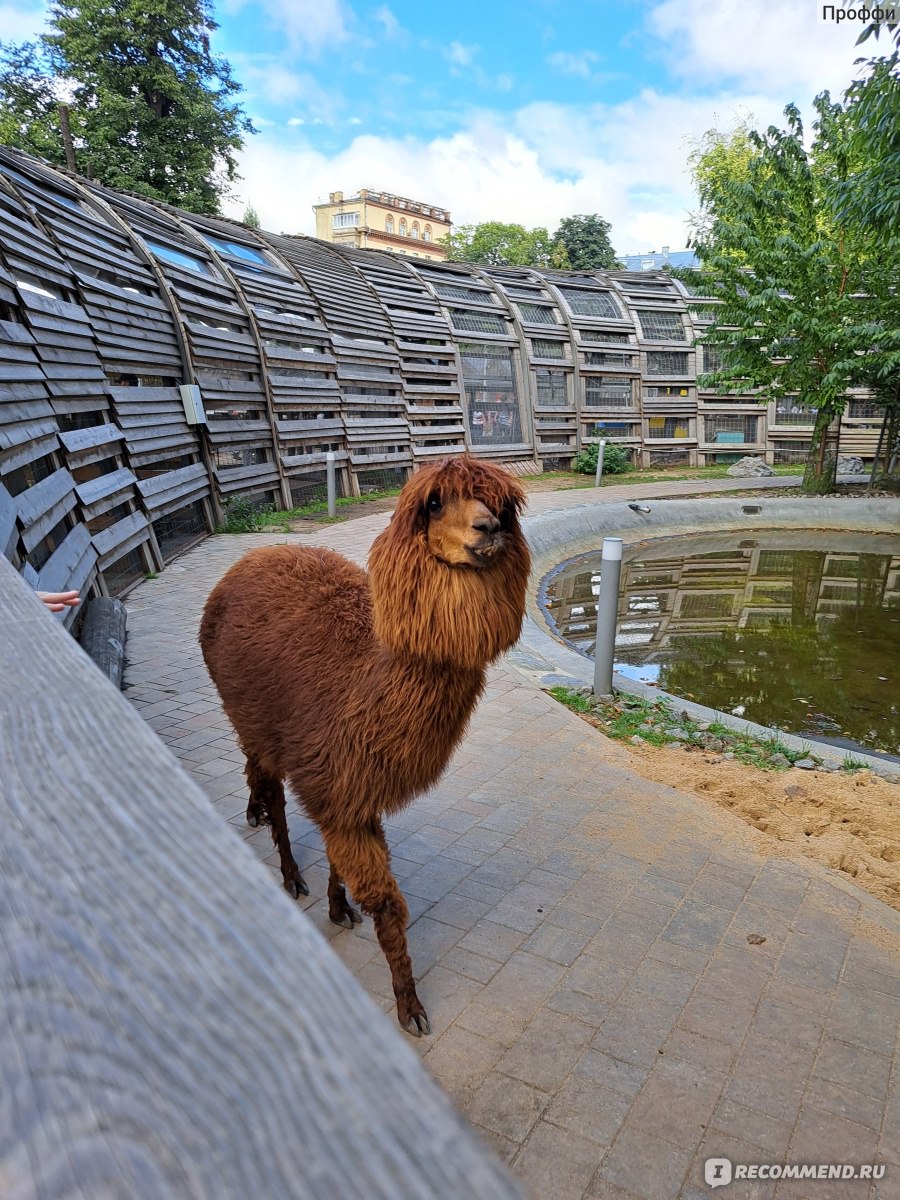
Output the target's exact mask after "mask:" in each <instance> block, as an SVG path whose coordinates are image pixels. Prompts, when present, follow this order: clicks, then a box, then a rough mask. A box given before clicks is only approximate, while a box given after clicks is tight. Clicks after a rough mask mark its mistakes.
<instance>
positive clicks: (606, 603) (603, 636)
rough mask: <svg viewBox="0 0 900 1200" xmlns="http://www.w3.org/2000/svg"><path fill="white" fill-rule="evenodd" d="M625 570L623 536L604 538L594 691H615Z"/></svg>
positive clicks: (602, 692)
mask: <svg viewBox="0 0 900 1200" xmlns="http://www.w3.org/2000/svg"><path fill="white" fill-rule="evenodd" d="M621 574H622V539H621V538H618V537H608V538H604V539H603V551H602V553H601V556H600V594H599V596H598V597H597V643H596V647H595V650H594V695H595V696H611V695H612V677H613V662H614V660H615V657H616V618H617V616H618V611H619V578H620V577H621Z"/></svg>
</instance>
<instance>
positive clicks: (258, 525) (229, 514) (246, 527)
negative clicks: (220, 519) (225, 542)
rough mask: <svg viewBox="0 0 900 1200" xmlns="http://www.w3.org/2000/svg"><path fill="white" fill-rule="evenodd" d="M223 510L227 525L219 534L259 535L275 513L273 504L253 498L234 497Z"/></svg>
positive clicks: (225, 524)
mask: <svg viewBox="0 0 900 1200" xmlns="http://www.w3.org/2000/svg"><path fill="white" fill-rule="evenodd" d="M223 508H224V511H225V523H224V525H222V526H220V528H219V530H218V532H219V533H258V532H259V531H260V529H262V527H263V525H267V524H268V523H269V520H268V518H269V516H270V515H271V514H272V512H273V511H274V509H273V508H272V505H271V504H267V503H265V502H264V501H261V500H257V499H255V498H254V497H253V496H232V498H231V499H230V500H226V502H225V504H224V506H223Z"/></svg>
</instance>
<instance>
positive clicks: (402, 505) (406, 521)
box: [388, 490, 427, 537]
mask: <svg viewBox="0 0 900 1200" xmlns="http://www.w3.org/2000/svg"><path fill="white" fill-rule="evenodd" d="M426 523H427V519H426V516H425V501H424V500H423V498H422V497H421V496H420V495H419V494H418V493H417V492H410V491H409V490H406V491H405V492H401V493H400V497H399V500H398V502H397V507H396V508H395V509H394V513H393V516H392V517H391V523H390V525H389V527H388V528H390V529H391V530H392V531H395V532H396V534H397V536H398V537H414V536H415V535H416V534H417V533H421V532H422V531H423V530H424V528H425V525H426Z"/></svg>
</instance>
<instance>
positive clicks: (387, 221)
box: [384, 216, 394, 233]
mask: <svg viewBox="0 0 900 1200" xmlns="http://www.w3.org/2000/svg"><path fill="white" fill-rule="evenodd" d="M384 232H385V233H393V232H394V218H393V217H391V216H387V217H385V218H384Z"/></svg>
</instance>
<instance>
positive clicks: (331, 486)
mask: <svg viewBox="0 0 900 1200" xmlns="http://www.w3.org/2000/svg"><path fill="white" fill-rule="evenodd" d="M325 477H326V481H327V486H328V515H329V517H336V516H337V492H336V490H335V483H334V451H333V450H329V451H328V452H327V453H326V455H325Z"/></svg>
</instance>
